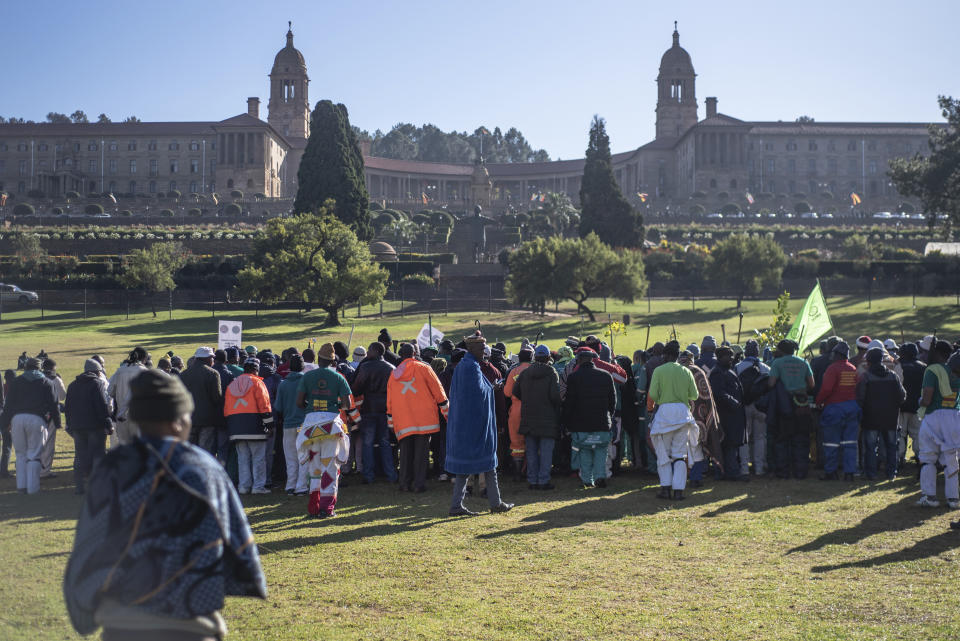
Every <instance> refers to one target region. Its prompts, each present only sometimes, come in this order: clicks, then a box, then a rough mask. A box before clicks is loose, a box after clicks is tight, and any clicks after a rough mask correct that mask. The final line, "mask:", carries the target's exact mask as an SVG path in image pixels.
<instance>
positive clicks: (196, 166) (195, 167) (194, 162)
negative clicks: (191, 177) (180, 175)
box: [190, 158, 200, 174]
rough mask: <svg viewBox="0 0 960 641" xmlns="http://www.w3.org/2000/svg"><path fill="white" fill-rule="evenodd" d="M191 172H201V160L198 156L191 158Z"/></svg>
mask: <svg viewBox="0 0 960 641" xmlns="http://www.w3.org/2000/svg"><path fill="white" fill-rule="evenodd" d="M190 173H191V174H199V173H200V161H199V160H198V159H197V158H191V159H190Z"/></svg>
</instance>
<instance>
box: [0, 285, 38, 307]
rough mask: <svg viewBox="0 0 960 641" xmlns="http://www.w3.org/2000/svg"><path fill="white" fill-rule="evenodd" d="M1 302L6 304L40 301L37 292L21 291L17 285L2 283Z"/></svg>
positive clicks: (0, 288)
mask: <svg viewBox="0 0 960 641" xmlns="http://www.w3.org/2000/svg"><path fill="white" fill-rule="evenodd" d="M0 300H2V301H3V302H4V303H23V304H27V303H36V302H37V301H39V300H40V297H39V296H37V292H28V291H26V290H24V289H20V288H19V287H17V286H16V285H5V284H3V283H0Z"/></svg>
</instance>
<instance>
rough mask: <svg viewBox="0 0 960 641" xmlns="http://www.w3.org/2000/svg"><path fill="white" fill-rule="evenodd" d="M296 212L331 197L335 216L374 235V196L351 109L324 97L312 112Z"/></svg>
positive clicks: (359, 231)
mask: <svg viewBox="0 0 960 641" xmlns="http://www.w3.org/2000/svg"><path fill="white" fill-rule="evenodd" d="M297 181H298V184H299V188H298V189H297V197H296V200H294V203H293V210H294V213H298V214H300V213H310V212H314V211H317V210H319V208H320V207H321V206H323V203H324V202H326V201H327V200H328V199H333V200H334V202H335V203H336V204H335V205H334V207H333V213H334V215H335V216H336V217H337V218H339V219H340V220H341V221H343V222H344V223H345V224H346V225H348V226H349V227H350V228H351V229H352V230H353V232H354V233H355V234H356V235H357V238H359V239H360V240H364V241H368V240H370V239H371V238H373V225H371V221H370V213H369V205H370V196H369V194H368V193H367V185H366V181H365V180H364V173H363V155H362V154H361V153H360V144H359V142H358V140H357V135H356V133H355V132H354V130H353V127H351V126H350V117H349V116H348V115H347V108H346V107H345V106H343V105H341V104H336V105H335V104H333V102H331V101H329V100H321V101H320V102H318V103H317V106H316V107H314V109H313V113H312V114H311V115H310V139H309V140H307V147H306V149H305V150H304V152H303V158H302V159H301V161H300V170H299V171H298V172H297Z"/></svg>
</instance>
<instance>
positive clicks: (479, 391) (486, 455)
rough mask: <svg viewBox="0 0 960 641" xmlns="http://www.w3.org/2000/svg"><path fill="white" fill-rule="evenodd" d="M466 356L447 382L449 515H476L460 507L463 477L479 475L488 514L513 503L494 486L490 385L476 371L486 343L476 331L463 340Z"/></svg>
mask: <svg viewBox="0 0 960 641" xmlns="http://www.w3.org/2000/svg"><path fill="white" fill-rule="evenodd" d="M465 343H466V346H467V355H466V356H464V357H463V360H461V361H460V363H459V364H458V365H457V367H456V369H455V370H454V372H453V381H452V382H451V383H450V414H449V416H448V418H447V456H446V459H445V461H444V465H445V466H446V469H447V472H449V473H450V474H454V475H455V476H456V479H455V481H454V484H453V499H452V501H451V503H450V516H476V514H477V513H476V512H473V511H471V510H468V509H467V508H466V507H464V505H463V498H464V495H465V494H466V490H467V477H469V476H470V475H471V474H483V475H484V479H485V481H486V487H487V499H488V500H489V501H490V511H491V512H506V511H508V510H510V509H511V508H512V507H513V503H505V502H504V501H503V500H502V499H501V498H500V488H499V486H498V485H497V417H496V401H495V399H494V389H493V385H492V384H491V383H490V382H489V381H488V380H487V379H486V377H485V376H484V375H483V372H482V371H481V369H480V362H481V361H482V360H483V358H484V356H483V354H484V347H486V344H487V341H486V339H485V338H484V337H483V336H482V335H481V334H480V332H479V331H478V332H476V333H475V334H474V335H473V336H469V337H467V338H466V339H465Z"/></svg>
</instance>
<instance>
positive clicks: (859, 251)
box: [840, 234, 878, 261]
mask: <svg viewBox="0 0 960 641" xmlns="http://www.w3.org/2000/svg"><path fill="white" fill-rule="evenodd" d="M877 250H878V248H877V247H875V246H874V245H871V244H870V239H869V238H867V237H866V236H864V235H863V234H853V235H852V236H848V237H847V238H844V239H843V242H842V243H841V244H840V251H841V252H842V253H843V256H844V258H847V259H849V260H860V261H870V260H873V259H874V258H876V257H877Z"/></svg>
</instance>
